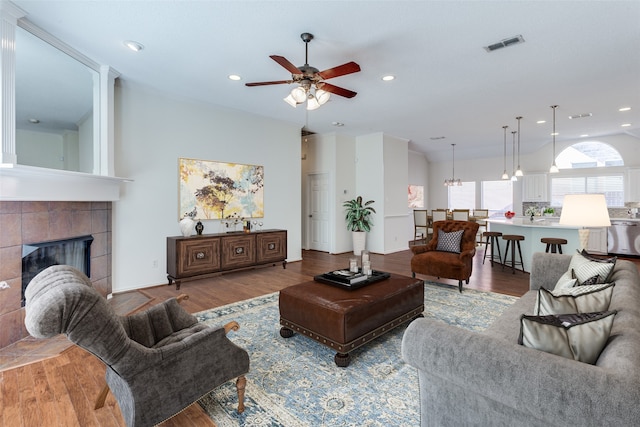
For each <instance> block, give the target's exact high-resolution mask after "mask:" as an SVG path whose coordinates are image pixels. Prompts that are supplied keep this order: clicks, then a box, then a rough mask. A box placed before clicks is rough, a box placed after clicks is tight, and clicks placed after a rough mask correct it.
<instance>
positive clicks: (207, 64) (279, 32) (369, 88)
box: [13, 0, 640, 161]
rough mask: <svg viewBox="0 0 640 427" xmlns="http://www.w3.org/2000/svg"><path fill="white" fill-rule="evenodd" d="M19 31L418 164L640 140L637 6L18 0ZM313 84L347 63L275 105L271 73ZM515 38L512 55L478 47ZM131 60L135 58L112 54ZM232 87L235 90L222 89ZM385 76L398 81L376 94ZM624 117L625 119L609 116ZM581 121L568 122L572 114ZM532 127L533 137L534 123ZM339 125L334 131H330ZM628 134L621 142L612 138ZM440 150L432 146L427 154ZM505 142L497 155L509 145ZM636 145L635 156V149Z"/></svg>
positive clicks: (186, 93) (196, 94) (168, 86)
mask: <svg viewBox="0 0 640 427" xmlns="http://www.w3.org/2000/svg"><path fill="white" fill-rule="evenodd" d="M13 3H14V4H16V5H17V6H19V7H20V8H22V9H23V10H24V11H26V12H27V14H28V15H27V18H28V19H29V20H30V21H31V22H33V23H35V24H36V25H38V26H40V27H41V28H43V29H45V30H46V31H48V32H49V33H51V34H52V35H54V36H56V37H58V38H59V39H61V40H63V41H64V42H66V43H68V44H69V45H71V46H73V47H74V48H76V49H77V50H79V51H80V52H82V53H84V54H86V55H87V56H89V57H91V58H92V59H94V60H95V61H97V62H99V63H102V64H108V65H110V66H112V67H113V68H115V69H116V70H117V71H119V72H120V73H121V77H120V78H121V79H122V80H123V81H125V82H126V81H129V82H135V83H137V84H142V85H145V86H150V87H153V88H157V89H159V90H162V91H165V92H168V93H170V94H171V95H172V96H178V97H181V98H186V99H193V100H197V101H204V102H207V103H211V104H216V105H222V106H226V107H229V108H233V109H238V110H243V111H247V112H251V113H255V114H259V115H264V116H268V117H272V118H274V119H278V120H283V121H287V122H291V123H295V124H297V125H299V126H300V127H303V126H305V125H306V126H307V128H308V129H309V130H311V131H313V132H319V133H325V132H331V131H336V132H340V133H345V134H349V135H362V134H368V133H372V132H384V133H385V134H388V135H393V136H396V137H400V138H405V139H407V140H410V141H411V145H410V147H411V148H412V149H414V150H417V151H422V152H424V153H426V154H427V157H428V159H429V160H430V161H441V160H450V158H451V145H450V144H452V143H455V144H457V145H456V158H480V157H493V156H502V150H503V130H502V126H503V125H508V126H510V129H509V131H511V130H515V128H516V120H515V117H516V116H518V115H521V116H523V119H522V121H521V131H522V132H521V151H522V153H523V154H526V153H528V152H532V151H535V150H537V149H539V148H540V147H541V146H542V145H544V144H546V143H548V142H549V141H550V140H551V136H550V133H551V116H552V111H551V108H549V106H550V105H552V104H557V105H559V107H558V109H557V125H556V127H557V132H558V133H559V135H558V136H557V141H562V140H564V139H576V138H579V136H580V135H581V134H589V135H590V136H592V137H597V136H601V135H613V134H620V133H628V134H631V135H634V136H636V137H640V1H638V0H634V1H542V0H539V1H504V2H502V1H310V0H296V1H242V0H235V1H206V0H201V1H179V0H178V1H160V0H137V1H115V0H112V1H107V0H92V1H87V0H84V1H81V0H74V1H64V0H46V1H34V0H16V1H14V2H13ZM303 32H310V33H312V34H313V35H314V36H315V38H314V40H313V41H312V42H311V43H310V44H309V64H310V65H312V66H314V67H316V68H318V69H320V70H323V69H327V68H331V67H334V66H337V65H340V64H343V63H345V62H349V61H355V62H357V63H358V64H359V65H360V67H361V68H362V71H361V72H359V73H355V74H351V75H347V76H342V77H337V78H335V79H332V80H330V83H332V84H334V85H337V86H341V87H344V88H347V89H350V90H353V91H356V92H358V95H357V96H356V97H355V98H352V99H346V98H341V97H339V96H336V95H333V96H332V98H331V101H330V102H329V103H327V104H326V105H324V106H322V107H321V108H320V109H318V110H315V111H311V112H308V115H307V112H306V110H305V109H304V108H302V107H298V108H297V109H293V108H292V107H291V106H289V105H288V104H286V103H285V102H284V101H282V98H284V97H285V96H286V95H287V93H288V92H289V91H290V89H291V88H292V87H290V86H287V85H274V86H262V87H245V85H244V83H247V82H256V81H271V80H286V79H289V78H290V76H291V75H290V74H289V73H288V72H287V71H286V70H285V69H284V68H282V67H281V66H280V65H278V64H277V63H276V62H274V61H273V60H271V59H270V58H269V55H281V56H284V57H286V58H287V59H288V60H289V61H291V62H292V63H293V64H295V65H296V66H299V65H303V63H304V43H303V42H302V41H301V39H300V34H301V33H303ZM519 34H521V35H522V36H523V38H524V39H525V43H523V44H519V45H515V46H511V47H508V48H505V49H502V50H497V51H494V52H491V53H488V52H486V51H485V50H484V49H483V46H487V45H489V44H493V43H495V42H498V41H500V40H502V39H505V38H510V37H512V36H516V35H519ZM124 40H135V41H137V42H139V43H141V44H143V45H144V46H145V48H144V50H142V51H141V52H138V53H134V52H132V51H130V50H127V49H126V48H125V47H124V46H123V41H124ZM229 74H238V75H240V76H242V80H241V81H239V82H236V81H231V80H229V79H228V78H227V76H228V75H229ZM386 74H393V75H395V76H396V79H395V80H394V81H392V82H383V81H382V80H381V77H382V76H383V75H386ZM625 106H630V107H632V110H631V111H627V112H624V113H622V112H619V111H618V109H619V108H620V107H625ZM581 113H593V116H592V117H589V118H582V119H574V120H569V119H568V116H569V115H572V114H581ZM540 119H546V120H547V123H546V124H543V125H539V124H536V121H537V120H540ZM336 121H337V122H341V123H344V126H343V127H341V128H336V127H334V126H332V122H336ZM623 123H631V126H630V127H626V128H623V127H621V124H623ZM440 136H444V137H446V138H445V139H440V140H431V139H430V138H432V137H440ZM508 141H511V136H509V139H508ZM639 142H640V141H639Z"/></svg>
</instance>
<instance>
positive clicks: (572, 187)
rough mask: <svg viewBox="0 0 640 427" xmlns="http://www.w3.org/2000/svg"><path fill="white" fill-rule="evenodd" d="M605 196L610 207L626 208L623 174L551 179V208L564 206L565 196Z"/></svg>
mask: <svg viewBox="0 0 640 427" xmlns="http://www.w3.org/2000/svg"><path fill="white" fill-rule="evenodd" d="M585 193H598V194H604V198H605V199H606V201H607V206H608V207H623V206H624V177H623V175H622V174H611V175H602V176H595V175H594V176H574V177H566V178H551V206H562V202H563V199H564V195H565V194H585Z"/></svg>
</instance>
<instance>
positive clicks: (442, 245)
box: [436, 230, 464, 254]
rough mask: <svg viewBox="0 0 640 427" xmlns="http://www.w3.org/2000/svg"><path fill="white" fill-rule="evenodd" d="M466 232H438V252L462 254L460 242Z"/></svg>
mask: <svg viewBox="0 0 640 427" xmlns="http://www.w3.org/2000/svg"><path fill="white" fill-rule="evenodd" d="M463 234H464V230H458V231H452V232H450V233H445V232H444V231H442V230H438V246H437V247H436V250H437V251H443V252H453V253H457V254H459V253H460V241H461V240H462V235H463Z"/></svg>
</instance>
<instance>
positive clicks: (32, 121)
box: [29, 119, 40, 125]
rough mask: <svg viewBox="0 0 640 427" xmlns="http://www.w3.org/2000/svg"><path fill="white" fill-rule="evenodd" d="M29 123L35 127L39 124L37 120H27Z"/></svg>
mask: <svg viewBox="0 0 640 427" xmlns="http://www.w3.org/2000/svg"><path fill="white" fill-rule="evenodd" d="M29 123H33V124H34V125H37V124H38V123H40V120H38V119H29Z"/></svg>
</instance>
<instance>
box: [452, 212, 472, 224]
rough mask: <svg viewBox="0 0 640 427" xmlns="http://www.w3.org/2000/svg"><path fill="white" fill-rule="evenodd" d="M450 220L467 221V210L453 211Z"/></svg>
mask: <svg viewBox="0 0 640 427" xmlns="http://www.w3.org/2000/svg"><path fill="white" fill-rule="evenodd" d="M451 218H452V219H454V220H456V221H469V209H454V210H453V212H452V214H451Z"/></svg>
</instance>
